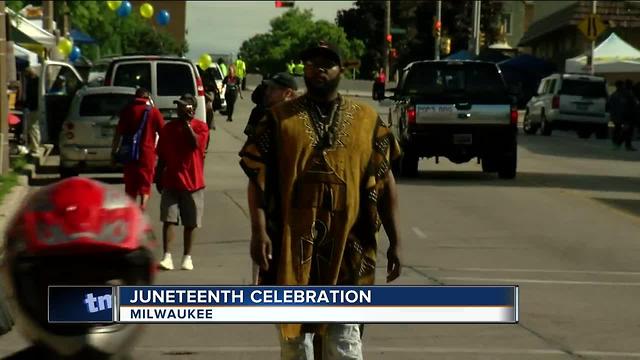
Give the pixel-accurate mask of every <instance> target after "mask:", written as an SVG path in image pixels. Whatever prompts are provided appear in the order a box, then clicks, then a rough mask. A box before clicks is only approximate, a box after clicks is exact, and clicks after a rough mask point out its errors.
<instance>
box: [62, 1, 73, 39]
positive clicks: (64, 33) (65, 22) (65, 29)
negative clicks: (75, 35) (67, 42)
mask: <svg viewBox="0 0 640 360" xmlns="http://www.w3.org/2000/svg"><path fill="white" fill-rule="evenodd" d="M62 11H63V14H64V16H63V18H62V19H63V22H62V36H67V35H68V34H69V32H70V31H71V29H70V28H69V7H68V6H67V2H66V1H63V2H62Z"/></svg>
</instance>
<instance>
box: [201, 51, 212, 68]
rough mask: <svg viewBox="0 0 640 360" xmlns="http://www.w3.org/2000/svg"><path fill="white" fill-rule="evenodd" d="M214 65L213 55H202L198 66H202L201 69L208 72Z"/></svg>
mask: <svg viewBox="0 0 640 360" xmlns="http://www.w3.org/2000/svg"><path fill="white" fill-rule="evenodd" d="M212 63H213V60H212V59H211V55H209V54H206V53H205V54H202V55H200V60H199V61H198V65H200V69H202V70H207V69H208V68H209V66H211V64H212Z"/></svg>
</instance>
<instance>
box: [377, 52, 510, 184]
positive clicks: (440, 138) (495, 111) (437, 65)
mask: <svg viewBox="0 0 640 360" xmlns="http://www.w3.org/2000/svg"><path fill="white" fill-rule="evenodd" d="M392 91H393V92H394V95H393V96H392V97H391V99H393V100H394V105H393V106H392V108H391V109H390V112H389V119H388V121H389V124H390V126H391V128H392V129H393V131H394V133H395V135H396V136H397V138H398V139H399V140H400V142H401V145H402V149H403V152H404V154H403V157H402V158H401V159H400V161H398V162H397V164H395V166H394V170H395V172H396V174H399V175H402V176H415V175H417V173H418V160H419V159H420V158H421V157H427V158H429V157H436V162H438V158H439V157H440V156H443V157H446V158H448V159H449V160H450V161H451V162H454V163H456V164H461V163H465V162H468V161H470V160H471V159H473V158H474V157H477V158H478V160H479V161H480V160H481V161H482V170H483V171H485V172H498V175H499V177H500V178H505V179H513V178H514V177H515V176H516V166H517V133H518V131H517V124H518V112H517V107H516V106H515V105H516V104H515V98H514V97H512V96H510V95H509V91H508V90H507V87H506V85H505V82H504V80H503V78H502V74H501V72H500V70H499V68H498V67H497V66H496V65H495V64H493V63H489V62H481V61H418V62H413V63H411V64H409V65H407V66H406V67H405V68H404V71H403V75H402V77H401V79H400V82H399V84H398V87H397V88H396V89H392Z"/></svg>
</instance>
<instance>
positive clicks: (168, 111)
mask: <svg viewBox="0 0 640 360" xmlns="http://www.w3.org/2000/svg"><path fill="white" fill-rule="evenodd" d="M104 85H105V86H125V87H132V88H137V87H143V88H145V89H147V90H149V92H150V93H151V98H152V99H153V102H154V103H155V104H156V106H157V107H158V110H160V112H161V113H162V115H163V117H164V119H165V120H172V119H176V118H177V117H178V113H177V110H176V105H175V104H174V103H173V101H174V100H177V99H178V98H180V96H182V95H184V94H186V93H190V94H192V95H194V96H195V97H196V100H197V102H198V107H197V109H196V116H195V117H196V118H198V119H200V120H202V121H206V107H205V97H204V86H203V83H202V79H201V78H200V75H199V74H198V70H197V68H196V66H195V65H194V64H193V62H191V60H189V59H185V58H183V57H177V56H157V55H143V56H122V57H116V58H113V59H112V60H111V63H110V64H109V67H108V69H107V74H106V76H105V80H104Z"/></svg>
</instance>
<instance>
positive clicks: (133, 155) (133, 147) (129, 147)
mask: <svg viewBox="0 0 640 360" xmlns="http://www.w3.org/2000/svg"><path fill="white" fill-rule="evenodd" d="M149 111H151V106H147V107H146V108H145V110H144V114H143V115H142V123H141V124H140V127H139V128H138V130H137V131H136V132H135V133H134V134H133V135H124V136H123V137H122V142H121V143H120V148H119V149H118V153H117V154H116V160H117V161H118V162H119V163H121V164H126V163H128V162H130V161H137V160H138V159H140V143H141V142H142V134H143V133H144V128H145V126H146V125H147V116H148V115H149Z"/></svg>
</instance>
